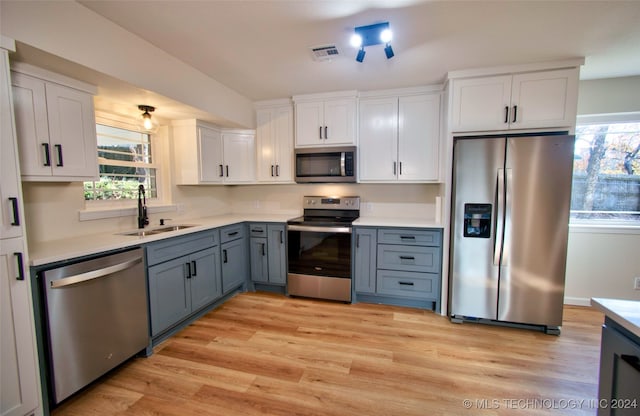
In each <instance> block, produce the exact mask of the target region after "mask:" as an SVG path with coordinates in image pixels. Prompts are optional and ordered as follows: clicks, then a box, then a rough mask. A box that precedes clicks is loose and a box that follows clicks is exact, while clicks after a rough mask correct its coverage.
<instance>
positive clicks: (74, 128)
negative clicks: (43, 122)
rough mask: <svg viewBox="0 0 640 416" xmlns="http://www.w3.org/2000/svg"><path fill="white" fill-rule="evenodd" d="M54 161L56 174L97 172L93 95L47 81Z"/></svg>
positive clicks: (52, 158) (80, 174)
mask: <svg viewBox="0 0 640 416" xmlns="http://www.w3.org/2000/svg"><path fill="white" fill-rule="evenodd" d="M46 94H47V114H48V119H49V139H50V143H51V152H52V153H51V165H52V171H53V175H54V176H75V177H78V176H86V177H97V176H98V153H97V138H96V126H95V115H94V110H93V97H91V96H90V95H89V94H87V93H84V92H81V91H78V90H74V89H71V88H67V87H63V86H60V85H57V84H49V83H48V84H46Z"/></svg>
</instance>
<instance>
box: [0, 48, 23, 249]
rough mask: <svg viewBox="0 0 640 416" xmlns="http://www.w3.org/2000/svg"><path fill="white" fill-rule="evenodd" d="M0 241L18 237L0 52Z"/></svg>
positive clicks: (17, 196) (17, 195) (18, 200)
mask: <svg viewBox="0 0 640 416" xmlns="http://www.w3.org/2000/svg"><path fill="white" fill-rule="evenodd" d="M0 53H1V54H2V56H1V57H0V58H2V60H1V61H0V87H1V89H2V90H1V91H0V107H1V108H0V117H1V118H0V146H1V148H2V151H1V152H0V175H1V176H0V198H1V199H2V205H1V206H0V239H2V238H11V237H20V236H22V221H23V218H21V215H20V213H21V205H22V203H23V201H22V195H21V188H20V176H19V175H20V173H19V172H18V164H17V163H16V161H17V154H16V142H15V134H14V133H15V132H14V125H13V109H12V106H11V83H10V80H9V70H8V59H7V51H6V50H5V49H1V48H0Z"/></svg>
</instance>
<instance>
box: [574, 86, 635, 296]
mask: <svg viewBox="0 0 640 416" xmlns="http://www.w3.org/2000/svg"><path fill="white" fill-rule="evenodd" d="M638 97H640V77H626V78H614V79H602V80H590V81H581V82H580V93H579V96H578V114H579V115H587V114H603V113H624V112H633V111H640V99H639V98H638ZM634 277H640V227H638V228H636V229H626V230H625V229H620V228H617V229H616V228H594V227H577V226H571V227H570V228H569V246H568V253H567V275H566V286H565V303H569V304H578V305H588V304H589V299H590V298H592V297H602V298H618V299H631V300H640V290H634V289H633V278H634Z"/></svg>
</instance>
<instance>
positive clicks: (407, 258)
mask: <svg viewBox="0 0 640 416" xmlns="http://www.w3.org/2000/svg"><path fill="white" fill-rule="evenodd" d="M415 259H416V258H415V257H413V256H400V260H415Z"/></svg>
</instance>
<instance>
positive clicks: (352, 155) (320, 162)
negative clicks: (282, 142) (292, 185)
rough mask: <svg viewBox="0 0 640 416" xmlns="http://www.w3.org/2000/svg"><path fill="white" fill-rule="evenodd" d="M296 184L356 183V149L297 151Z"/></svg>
mask: <svg viewBox="0 0 640 416" xmlns="http://www.w3.org/2000/svg"><path fill="white" fill-rule="evenodd" d="M295 156H296V159H295V164H296V182H298V183H327V182H329V183H330V182H356V147H355V146H348V147H318V148H305V149H296V150H295Z"/></svg>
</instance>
